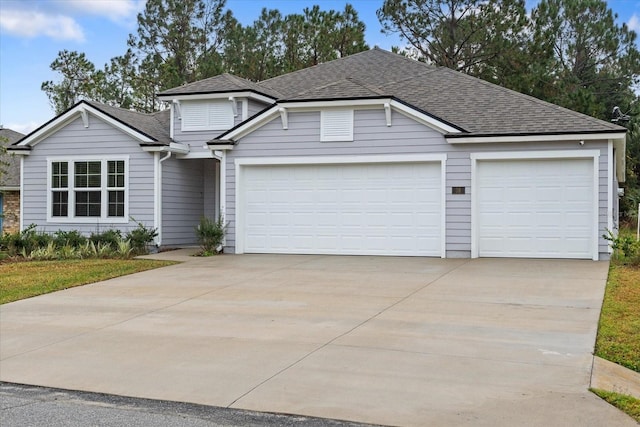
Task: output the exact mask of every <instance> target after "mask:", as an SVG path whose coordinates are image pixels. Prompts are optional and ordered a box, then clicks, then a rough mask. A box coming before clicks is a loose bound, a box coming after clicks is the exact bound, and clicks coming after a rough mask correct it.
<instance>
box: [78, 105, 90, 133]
mask: <svg viewBox="0 0 640 427" xmlns="http://www.w3.org/2000/svg"><path fill="white" fill-rule="evenodd" d="M80 117H82V124H83V125H84V127H85V129H88V128H89V113H88V112H87V110H86V109H85V108H80Z"/></svg>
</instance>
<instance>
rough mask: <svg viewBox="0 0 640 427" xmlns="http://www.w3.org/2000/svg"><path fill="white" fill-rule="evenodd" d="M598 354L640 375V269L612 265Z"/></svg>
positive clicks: (601, 315)
mask: <svg viewBox="0 0 640 427" xmlns="http://www.w3.org/2000/svg"><path fill="white" fill-rule="evenodd" d="M595 354H596V356H599V357H601V358H603V359H607V360H609V361H611V362H614V363H617V364H619V365H622V366H625V367H627V368H629V369H632V370H634V371H636V372H640V267H632V266H625V265H616V264H614V263H612V265H611V268H610V269H609V279H608V281H607V289H606V291H605V296H604V302H603V304H602V312H601V314H600V325H599V328H598V337H597V339H596V348H595Z"/></svg>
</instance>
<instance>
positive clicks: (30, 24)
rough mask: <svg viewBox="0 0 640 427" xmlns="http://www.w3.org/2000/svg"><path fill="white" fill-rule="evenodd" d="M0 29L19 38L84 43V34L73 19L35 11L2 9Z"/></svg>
mask: <svg viewBox="0 0 640 427" xmlns="http://www.w3.org/2000/svg"><path fill="white" fill-rule="evenodd" d="M0 29H2V30H3V31H5V32H7V33H9V34H13V35H16V36H21V37H29V38H34V37H38V36H47V37H51V38H53V39H57V40H76V41H80V42H81V41H84V32H83V31H82V28H81V27H80V25H79V24H78V23H77V22H76V21H75V20H74V19H73V18H71V17H69V16H64V15H60V14H46V13H42V12H38V11H35V10H18V9H4V10H3V11H2V14H0Z"/></svg>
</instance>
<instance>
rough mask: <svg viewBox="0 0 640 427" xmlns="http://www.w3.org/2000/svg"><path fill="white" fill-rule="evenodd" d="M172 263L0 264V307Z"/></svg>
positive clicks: (99, 260)
mask: <svg viewBox="0 0 640 427" xmlns="http://www.w3.org/2000/svg"><path fill="white" fill-rule="evenodd" d="M172 264H176V263H175V262H171V261H155V260H142V259H131V260H122V259H85V260H65V261H32V262H16V263H6V264H0V304H5V303H8V302H12V301H17V300H21V299H24V298H29V297H33V296H36V295H41V294H46V293H49V292H55V291H59V290H62V289H67V288H72V287H74V286H80V285H86V284H88V283H94V282H99V281H101V280H106V279H112V278H114V277H118V276H124V275H126V274H132V273H137V272H139V271H145V270H151V269H153V268H159V267H164V266H167V265H172Z"/></svg>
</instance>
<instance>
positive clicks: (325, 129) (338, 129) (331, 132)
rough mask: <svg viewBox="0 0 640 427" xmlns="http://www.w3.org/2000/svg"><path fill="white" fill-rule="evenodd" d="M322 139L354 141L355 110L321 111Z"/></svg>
mask: <svg viewBox="0 0 640 427" xmlns="http://www.w3.org/2000/svg"><path fill="white" fill-rule="evenodd" d="M320 141H353V110H322V111H320Z"/></svg>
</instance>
